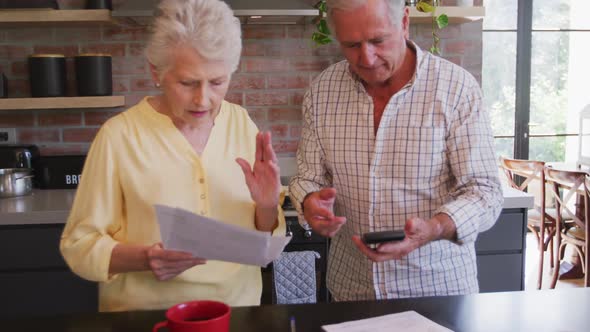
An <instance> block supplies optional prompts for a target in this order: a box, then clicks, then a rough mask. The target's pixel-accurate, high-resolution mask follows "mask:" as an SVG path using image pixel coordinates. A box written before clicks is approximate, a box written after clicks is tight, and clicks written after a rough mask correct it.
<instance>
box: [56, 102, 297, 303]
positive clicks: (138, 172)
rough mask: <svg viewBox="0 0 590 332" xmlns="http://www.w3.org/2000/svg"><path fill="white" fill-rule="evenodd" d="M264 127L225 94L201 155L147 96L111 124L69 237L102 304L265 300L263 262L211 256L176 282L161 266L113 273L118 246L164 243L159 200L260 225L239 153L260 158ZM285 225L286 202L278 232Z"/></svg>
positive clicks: (67, 254)
mask: <svg viewBox="0 0 590 332" xmlns="http://www.w3.org/2000/svg"><path fill="white" fill-rule="evenodd" d="M257 132H258V129H257V128H256V125H255V124H254V123H253V122H252V120H251V119H250V118H249V117H248V113H247V112H246V110H245V109H243V108H241V107H240V106H238V105H234V104H231V103H228V102H225V101H224V102H223V104H222V106H221V111H220V113H219V114H218V115H217V117H216V119H215V125H214V126H213V129H212V131H211V134H210V137H209V140H208V142H207V145H206V147H205V149H204V151H203V153H202V154H201V155H200V156H199V155H198V154H197V153H196V152H195V151H194V150H193V148H192V147H191V145H190V144H189V143H188V141H187V140H186V139H185V138H184V136H183V135H182V134H181V133H180V131H179V130H178V129H177V128H176V127H175V126H174V125H173V123H172V121H171V120H170V118H168V117H167V116H165V115H163V114H160V113H158V112H157V111H156V110H155V109H154V108H152V107H151V105H150V104H149V103H148V102H147V98H145V99H143V100H142V101H141V102H140V103H138V104H137V105H135V106H134V107H132V108H130V109H129V110H127V111H125V112H123V113H121V114H119V115H117V116H115V117H113V118H111V119H109V120H108V121H107V122H106V123H105V124H104V125H103V126H102V128H101V129H100V131H99V132H98V134H97V136H96V138H95V140H94V142H93V143H92V146H91V148H90V151H89V153H88V156H87V160H86V164H85V166H84V170H83V172H82V179H81V182H80V185H79V186H78V190H77V193H76V198H75V200H74V204H73V206H72V210H71V211H70V216H69V218H68V221H67V224H66V226H65V229H64V232H63V235H62V238H61V243H60V250H61V253H62V255H63V256H64V258H65V260H66V262H67V263H68V265H69V266H70V268H71V269H72V270H73V271H74V272H75V273H77V274H78V275H80V276H81V277H83V278H85V279H89V280H93V281H98V282H100V284H99V309H100V311H123V310H139V309H162V308H168V307H170V306H172V305H174V304H176V303H179V302H183V301H188V300H196V299H212V300H218V301H223V302H226V303H228V304H230V305H232V306H243V305H257V304H260V295H261V292H262V281H261V273H260V267H256V266H249V265H241V264H236V263H228V262H221V261H208V262H207V263H206V264H204V265H198V266H195V267H193V268H191V269H189V270H187V271H185V272H184V273H182V274H180V275H179V276H177V277H176V278H174V279H171V280H168V281H158V280H157V279H156V278H155V277H154V275H153V274H152V272H151V271H145V272H132V273H121V274H118V275H109V274H108V267H109V262H110V257H111V252H112V249H113V248H114V247H115V245H116V244H117V243H128V244H141V245H151V244H154V243H156V242H160V241H161V237H160V232H159V227H158V224H157V219H156V215H155V210H154V208H153V204H164V205H169V206H173V207H179V208H182V209H185V210H188V211H192V212H193V213H197V214H201V215H205V216H208V217H211V218H215V219H218V220H221V221H223V222H226V223H228V224H234V225H239V226H242V227H245V228H248V229H255V224H254V211H255V205H254V202H253V201H252V199H251V198H250V192H249V190H248V187H247V186H246V183H245V180H244V174H243V172H242V170H241V169H240V167H239V165H238V164H237V163H236V161H235V159H236V158H237V157H242V158H244V159H246V160H248V161H249V162H250V163H251V164H252V163H253V161H254V154H255V149H256V133H257ZM284 229H285V221H284V216H283V214H282V211H280V209H279V227H278V228H277V229H276V230H275V234H284Z"/></svg>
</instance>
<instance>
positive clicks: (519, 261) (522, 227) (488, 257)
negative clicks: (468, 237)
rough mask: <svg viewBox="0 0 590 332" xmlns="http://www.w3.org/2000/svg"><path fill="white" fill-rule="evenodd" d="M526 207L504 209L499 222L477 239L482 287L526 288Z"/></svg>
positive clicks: (485, 289)
mask: <svg viewBox="0 0 590 332" xmlns="http://www.w3.org/2000/svg"><path fill="white" fill-rule="evenodd" d="M526 213H527V211H526V209H504V210H503V211H502V214H500V217H499V218H498V221H496V224H495V225H494V226H493V227H492V228H490V229H489V230H487V231H486V232H483V233H481V234H479V237H478V239H477V241H476V242H475V250H476V253H477V277H478V280H479V290H480V292H482V293H487V292H505V291H519V290H524V272H525V269H524V267H525V250H526V230H527V228H526V218H527V216H526Z"/></svg>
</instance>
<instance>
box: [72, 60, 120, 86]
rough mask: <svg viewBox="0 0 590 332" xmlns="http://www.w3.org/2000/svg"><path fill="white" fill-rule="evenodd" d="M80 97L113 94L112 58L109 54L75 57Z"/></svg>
mask: <svg viewBox="0 0 590 332" xmlns="http://www.w3.org/2000/svg"><path fill="white" fill-rule="evenodd" d="M75 67H76V86H77V88H78V95H79V96H110V95H112V94H113V75H112V67H113V64H112V58H111V56H110V55H109V54H94V53H88V54H79V55H77V56H76V57H75Z"/></svg>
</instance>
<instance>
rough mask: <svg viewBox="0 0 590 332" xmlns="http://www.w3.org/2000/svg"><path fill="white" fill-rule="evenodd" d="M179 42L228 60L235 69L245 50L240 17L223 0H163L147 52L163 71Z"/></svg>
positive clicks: (233, 69)
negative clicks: (243, 49)
mask: <svg viewBox="0 0 590 332" xmlns="http://www.w3.org/2000/svg"><path fill="white" fill-rule="evenodd" d="M179 45H187V46H190V47H192V48H194V49H195V51H197V52H198V53H199V55H201V56H202V57H204V58H205V59H207V60H222V61H226V62H227V63H228V65H229V67H230V69H231V71H232V72H234V71H235V70H236V69H237V68H238V64H239V62H240V53H241V52H242V30H241V27H240V21H239V19H238V18H237V17H235V16H234V14H233V11H232V10H231V8H229V6H228V5H227V4H226V3H225V2H223V1H220V0H162V2H161V3H160V5H159V6H158V13H157V15H156V18H155V20H154V24H153V26H152V31H151V36H150V38H149V41H148V44H147V47H146V50H145V54H146V56H147V58H148V60H149V62H150V63H151V64H152V65H154V66H155V67H156V71H157V72H158V74H159V75H163V74H164V72H165V71H166V70H168V69H169V67H170V66H171V65H172V64H171V63H170V57H171V55H172V54H173V53H172V52H174V49H175V48H176V47H178V46H179Z"/></svg>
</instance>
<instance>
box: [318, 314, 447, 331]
mask: <svg viewBox="0 0 590 332" xmlns="http://www.w3.org/2000/svg"><path fill="white" fill-rule="evenodd" d="M322 328H323V329H324V331H326V332H368V331H371V332H381V331H383V332H385V331H388V332H389V331H393V330H395V331H416V332H418V331H420V332H448V331H451V332H452V330H449V329H447V328H446V327H444V326H441V325H438V324H436V323H435V322H433V321H431V320H430V319H428V318H426V317H424V316H422V315H420V314H419V313H417V312H415V311H404V312H400V313H397V314H391V315H385V316H379V317H373V318H367V319H361V320H353V321H350V322H345V323H340V324H332V325H324V326H322Z"/></svg>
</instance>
